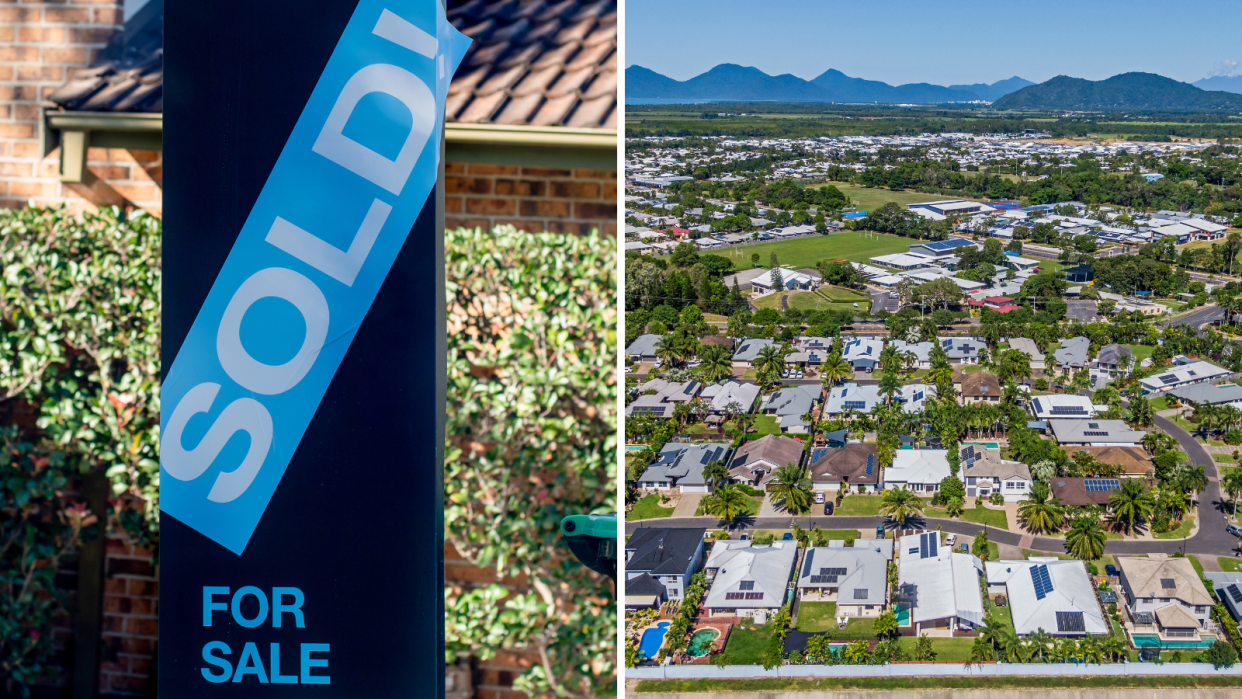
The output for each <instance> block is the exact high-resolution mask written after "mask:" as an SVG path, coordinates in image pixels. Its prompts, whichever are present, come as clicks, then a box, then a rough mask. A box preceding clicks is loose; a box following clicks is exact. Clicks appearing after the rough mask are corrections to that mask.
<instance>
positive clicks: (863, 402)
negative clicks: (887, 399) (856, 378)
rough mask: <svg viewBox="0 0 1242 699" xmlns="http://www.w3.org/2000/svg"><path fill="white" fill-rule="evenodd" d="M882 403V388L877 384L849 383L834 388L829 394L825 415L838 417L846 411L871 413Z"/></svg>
mask: <svg viewBox="0 0 1242 699" xmlns="http://www.w3.org/2000/svg"><path fill="white" fill-rule="evenodd" d="M879 402H880V387H879V386H877V385H875V384H869V385H866V386H859V385H858V384H856V383H847V384H844V385H841V386H834V387H833V388H832V390H830V391H829V392H828V400H826V401H825V402H824V413H825V414H827V415H837V414H839V413H843V412H845V411H846V410H853V411H854V412H857V413H869V412H871V409H872V408H873V407H875V404H876V403H879Z"/></svg>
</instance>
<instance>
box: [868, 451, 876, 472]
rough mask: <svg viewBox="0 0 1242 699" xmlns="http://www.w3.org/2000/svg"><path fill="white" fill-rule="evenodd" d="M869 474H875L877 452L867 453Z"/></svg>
mask: <svg viewBox="0 0 1242 699" xmlns="http://www.w3.org/2000/svg"><path fill="white" fill-rule="evenodd" d="M867 475H868V476H873V475H875V454H867Z"/></svg>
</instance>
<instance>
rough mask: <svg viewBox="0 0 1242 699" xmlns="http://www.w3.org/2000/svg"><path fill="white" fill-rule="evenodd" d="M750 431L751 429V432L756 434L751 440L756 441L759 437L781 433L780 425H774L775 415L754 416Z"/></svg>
mask: <svg viewBox="0 0 1242 699" xmlns="http://www.w3.org/2000/svg"><path fill="white" fill-rule="evenodd" d="M750 429H751V432H753V433H755V434H756V436H755V437H753V439H758V438H759V437H766V436H768V435H770V434H780V433H781V428H780V425H777V424H776V416H775V415H757V416H755V424H754V425H751V428H750ZM748 436H749V433H748Z"/></svg>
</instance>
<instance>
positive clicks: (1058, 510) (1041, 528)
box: [1018, 481, 1065, 534]
mask: <svg viewBox="0 0 1242 699" xmlns="http://www.w3.org/2000/svg"><path fill="white" fill-rule="evenodd" d="M1018 517H1020V518H1021V519H1022V522H1023V524H1024V525H1025V526H1026V529H1027V531H1029V532H1031V533H1032V534H1049V533H1051V532H1058V531H1061V527H1063V526H1065V509H1064V508H1063V507H1062V506H1061V499H1060V498H1056V497H1053V496H1052V490H1051V489H1050V488H1049V487H1048V484H1047V483H1044V482H1042V481H1036V482H1035V484H1034V485H1032V486H1031V492H1030V494H1029V495H1027V498H1026V500H1025V501H1023V502H1022V503H1019V504H1018Z"/></svg>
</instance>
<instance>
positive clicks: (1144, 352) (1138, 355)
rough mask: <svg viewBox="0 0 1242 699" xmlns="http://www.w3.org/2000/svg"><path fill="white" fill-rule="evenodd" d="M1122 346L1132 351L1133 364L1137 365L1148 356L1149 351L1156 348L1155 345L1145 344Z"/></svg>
mask: <svg viewBox="0 0 1242 699" xmlns="http://www.w3.org/2000/svg"><path fill="white" fill-rule="evenodd" d="M1124 346H1125V347H1129V348H1130V351H1131V352H1133V353H1134V366H1138V364H1139V362H1141V361H1143V360H1144V359H1147V358H1148V357H1150V356H1151V353H1152V352H1154V351H1155V350H1156V348H1155V347H1148V346H1147V345H1124Z"/></svg>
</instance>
